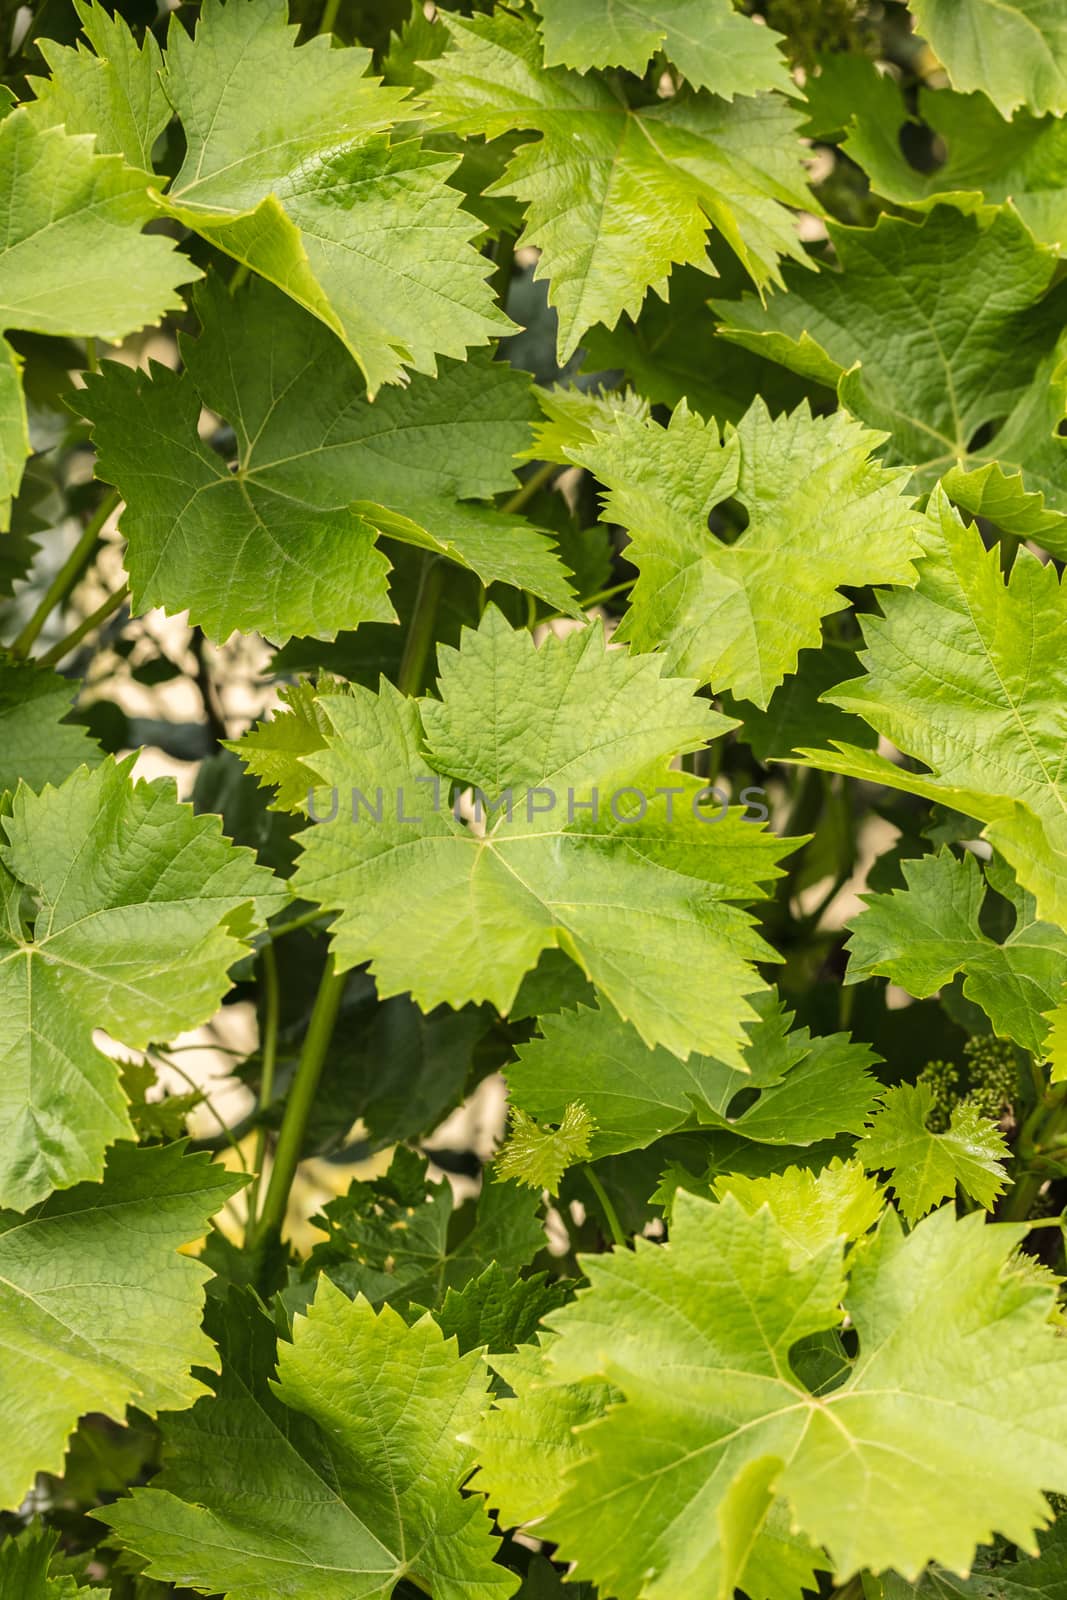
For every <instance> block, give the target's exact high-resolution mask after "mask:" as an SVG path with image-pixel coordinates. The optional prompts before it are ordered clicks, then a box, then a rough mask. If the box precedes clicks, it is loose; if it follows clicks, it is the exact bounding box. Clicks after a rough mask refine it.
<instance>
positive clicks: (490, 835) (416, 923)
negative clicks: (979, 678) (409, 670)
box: [293, 608, 788, 1062]
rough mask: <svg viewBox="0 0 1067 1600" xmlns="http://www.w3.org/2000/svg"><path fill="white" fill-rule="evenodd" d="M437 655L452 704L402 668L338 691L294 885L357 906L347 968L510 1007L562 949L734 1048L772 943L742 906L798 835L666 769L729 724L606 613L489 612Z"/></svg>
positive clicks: (620, 990)
mask: <svg viewBox="0 0 1067 1600" xmlns="http://www.w3.org/2000/svg"><path fill="white" fill-rule="evenodd" d="M440 659H441V693H442V699H441V700H439V701H438V700H425V701H422V702H419V703H416V702H414V701H412V700H409V699H405V698H404V697H403V696H401V695H400V694H398V693H397V692H396V690H394V689H392V688H391V687H390V686H389V685H388V684H383V686H382V690H381V693H380V694H379V695H377V696H375V695H372V694H370V693H369V692H368V691H366V690H363V689H358V688H356V689H353V691H352V693H351V694H350V695H346V696H343V697H340V696H338V697H334V696H329V697H324V698H323V700H322V702H321V703H322V704H323V706H324V708H325V710H326V713H327V716H328V717H329V720H330V722H331V724H332V726H333V733H332V734H331V736H330V740H329V747H328V749H327V750H325V751H318V752H316V754H315V756H314V758H313V759H314V771H315V775H316V776H317V777H318V778H319V779H320V780H321V781H322V782H323V783H325V784H328V785H332V786H333V788H334V790H335V791H336V797H337V800H338V808H337V815H336V817H335V820H334V822H333V823H330V824H325V825H322V826H319V827H316V828H313V829H310V830H308V831H306V832H305V834H304V836H303V839H304V853H303V856H302V857H301V860H300V863H299V865H298V868H297V872H296V875H295V877H294V879H293V886H294V889H295V892H296V893H298V894H299V895H301V896H302V897H303V898H305V899H307V900H310V901H312V902H313V903H315V904H317V905H321V906H322V907H323V908H324V909H326V910H331V911H333V910H336V911H338V912H339V913H340V914H339V915H338V917H337V918H336V919H335V921H334V924H333V939H332V948H333V952H334V958H335V960H336V961H337V962H338V964H339V966H340V967H341V969H342V970H343V969H345V968H347V967H350V966H355V965H358V964H359V963H360V962H363V961H370V963H371V971H372V972H373V974H374V977H375V980H376V982H377V984H378V992H379V994H382V995H390V994H398V993H401V992H402V991H404V990H410V991H411V993H412V995H413V996H414V998H415V1000H416V1001H417V1003H418V1004H419V1005H420V1006H422V1007H423V1009H429V1008H430V1007H432V1006H435V1005H438V1004H440V1003H442V1002H445V1003H447V1004H449V1005H452V1006H460V1005H464V1004H466V1002H467V1001H468V1000H478V1001H480V1000H488V1001H489V1002H490V1003H491V1004H493V1005H494V1006H496V1008H497V1009H498V1010H499V1011H501V1012H507V1010H508V1009H509V1007H510V1006H511V1004H512V1002H513V1001H514V999H515V996H516V993H517V991H518V988H519V984H520V982H521V981H522V978H523V976H524V974H525V973H526V972H528V971H529V970H530V969H531V968H532V967H534V966H535V965H536V963H537V959H538V957H539V956H540V954H541V952H542V951H544V950H547V949H551V948H553V947H557V946H558V947H559V948H560V949H561V950H564V951H565V952H566V953H567V954H568V955H569V956H570V957H571V958H572V959H573V960H575V961H577V962H578V963H579V965H580V966H581V967H582V968H583V970H584V971H585V973H586V975H587V976H588V977H589V978H591V979H592V981H593V982H594V983H595V984H596V985H597V987H598V988H599V989H600V990H601V992H602V993H603V994H605V995H606V996H607V998H608V999H609V1000H610V1001H611V1002H612V1004H613V1005H614V1006H615V1008H616V1009H617V1010H619V1011H620V1012H621V1013H623V1014H625V1015H627V1016H629V1017H630V1018H631V1019H632V1021H633V1023H634V1026H635V1027H636V1028H637V1029H638V1031H639V1032H640V1034H641V1035H642V1037H643V1038H645V1039H646V1041H647V1042H648V1043H649V1044H650V1045H654V1044H657V1043H662V1044H664V1045H666V1047H667V1048H668V1049H669V1050H671V1051H673V1052H674V1053H675V1054H677V1055H679V1056H682V1057H684V1056H686V1055H688V1053H689V1052H690V1050H693V1049H695V1048H698V1047H702V1048H705V1049H709V1050H716V1051H717V1052H718V1053H719V1054H720V1055H721V1057H722V1059H723V1060H724V1061H726V1062H735V1061H736V1060H737V1059H738V1047H739V1044H740V1042H741V1040H742V1038H743V1033H742V1030H743V1026H744V1023H745V1022H746V1021H747V1020H749V1019H750V1018H751V1017H752V1015H753V1012H752V1008H751V1006H750V1004H749V1002H748V1001H747V1000H746V999H745V996H746V995H748V994H750V993H752V992H753V991H754V990H755V989H757V988H758V983H757V982H756V979H755V973H754V971H753V969H752V966H751V964H750V963H751V962H752V961H755V960H766V959H767V958H768V955H769V949H768V947H767V946H766V945H765V944H764V943H763V941H762V940H761V939H760V938H759V937H758V935H757V934H756V933H755V931H754V930H753V928H752V926H751V919H750V917H749V916H748V915H747V914H746V913H744V912H743V911H741V910H739V909H738V907H737V906H736V904H733V903H732V902H737V901H741V902H744V901H751V900H754V899H756V898H758V897H759V895H760V894H761V892H762V885H763V883H764V882H766V881H767V880H768V879H769V878H773V877H774V876H776V874H777V871H778V869H777V867H776V864H775V863H776V861H777V858H778V856H779V855H780V854H781V853H782V852H783V850H784V849H787V848H788V845H783V843H782V841H780V840H778V839H777V838H775V837H774V836H773V835H768V834H766V833H764V832H763V831H762V830H761V829H759V828H758V827H757V826H755V825H753V824H752V823H746V822H745V821H743V820H742V818H741V817H740V816H739V814H738V813H737V812H736V811H733V812H729V813H727V815H726V816H725V817H723V818H722V819H721V820H720V821H718V822H717V823H712V822H711V821H709V819H708V818H707V817H706V816H705V815H704V814H703V813H702V812H701V811H700V808H699V805H698V804H697V800H698V797H699V796H700V795H701V794H702V793H703V785H701V783H700V782H699V780H698V779H695V778H687V776H686V774H684V773H679V772H671V771H669V768H668V763H669V762H670V760H671V758H672V757H673V756H674V755H676V754H678V753H680V752H681V751H683V750H691V749H694V748H696V747H698V746H699V745H701V744H703V743H704V741H705V740H706V739H707V738H709V737H711V736H714V735H715V734H716V733H717V732H719V731H720V729H721V728H722V727H723V726H725V725H726V723H725V719H724V718H721V717H719V716H718V715H717V714H716V713H715V712H713V711H712V710H711V709H710V708H709V707H708V706H706V704H703V703H701V702H699V701H697V700H695V699H694V698H693V687H694V686H693V684H692V683H690V682H687V681H686V680H684V679H673V678H664V677H662V676H661V670H660V663H659V662H658V661H657V660H656V659H655V658H652V657H648V656H631V655H629V654H628V653H627V652H624V651H621V650H615V649H612V650H609V649H607V648H606V646H605V642H604V638H603V634H602V631H601V630H600V628H599V627H596V626H593V627H588V628H585V629H583V630H581V631H578V632H575V633H572V634H571V635H570V636H569V637H567V638H565V639H560V638H554V637H553V638H550V639H548V640H546V642H545V643H544V644H543V645H542V647H541V649H540V650H535V648H534V645H533V641H532V640H531V638H530V636H529V634H528V633H525V632H522V631H519V632H516V631H513V630H512V629H511V628H509V627H508V625H507V623H506V622H505V621H504V619H503V617H502V616H501V615H500V613H499V612H497V611H496V610H495V609H493V608H490V609H489V610H487V612H486V614H485V617H484V618H483V621H482V625H481V628H480V629H479V630H478V632H477V633H475V632H473V631H469V632H467V633H466V634H465V635H464V639H463V643H462V645H461V648H460V649H459V650H450V649H448V650H446V649H442V650H441V651H440ZM449 780H455V781H457V782H458V783H459V784H460V785H461V786H462V785H466V784H473V785H475V786H476V788H477V790H478V791H480V793H481V795H482V796H483V799H482V801H481V802H480V804H481V809H482V817H483V821H485V820H486V807H487V806H488V805H491V806H493V807H494V808H495V809H494V811H493V813H492V815H491V817H489V819H488V821H489V824H490V825H489V826H488V827H487V828H486V829H485V831H483V832H479V831H475V830H474V829H473V828H471V827H467V826H465V825H463V824H461V823H459V822H457V821H456V819H455V817H454V816H453V815H452V813H451V812H450V811H448V810H446V809H445V808H444V807H443V806H442V805H441V789H440V785H441V783H442V782H444V783H445V784H447V782H448V781H449ZM671 780H677V781H674V782H672V781H671ZM657 791H658V792H657ZM679 794H680V795H681V796H682V797H683V799H682V801H681V802H680V803H679V804H678V806H677V807H676V806H675V805H674V801H675V797H676V796H677V795H679ZM368 801H369V804H370V806H371V807H372V808H373V807H374V806H375V803H376V802H377V808H376V810H374V811H373V814H372V815H370V816H368V817H365V818H364V819H363V820H362V821H361V820H359V818H358V817H357V816H356V815H354V812H353V808H355V811H357V812H358V811H359V810H361V809H365V806H366V803H367V802H368ZM342 805H343V807H344V810H343V811H341V809H340V807H341V806H342ZM405 807H406V809H404V808H405ZM317 815H318V816H320V817H323V816H325V815H326V811H325V810H319V811H318V812H317ZM401 908H402V909H403V912H404V916H403V919H402V920H398V913H399V911H400V909H401ZM694 971H701V973H702V981H701V982H700V983H699V984H698V985H694V984H693V982H692V975H693V973H694Z"/></svg>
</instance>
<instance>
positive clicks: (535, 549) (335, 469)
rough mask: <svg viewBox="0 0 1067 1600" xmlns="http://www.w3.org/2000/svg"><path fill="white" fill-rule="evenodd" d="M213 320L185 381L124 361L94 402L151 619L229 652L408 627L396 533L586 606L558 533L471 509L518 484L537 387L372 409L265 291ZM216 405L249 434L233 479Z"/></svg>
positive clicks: (489, 371)
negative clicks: (267, 640)
mask: <svg viewBox="0 0 1067 1600" xmlns="http://www.w3.org/2000/svg"><path fill="white" fill-rule="evenodd" d="M196 306H197V310H198V312H199V314H200V319H201V323H202V326H203V332H202V334H201V336H200V338H199V339H196V340H183V341H182V353H183V355H184V357H185V370H184V372H183V373H182V374H181V375H180V376H178V375H175V374H174V373H171V372H169V371H167V370H166V369H165V368H162V367H155V368H153V369H152V371H151V373H150V374H145V373H142V372H137V371H133V370H131V369H130V368H128V367H124V366H120V365H118V364H116V363H107V364H105V366H104V368H103V371H102V372H101V373H100V374H99V376H90V378H89V380H88V383H87V385H86V389H85V392H84V394H83V395H81V396H79V406H80V408H81V409H82V410H83V411H84V413H85V415H87V416H88V417H89V418H90V419H91V421H92V422H93V424H94V429H93V433H94V439H95V442H96V446H97V450H98V452H99V458H98V463H97V473H98V475H99V476H100V477H102V478H105V479H107V480H108V481H109V482H113V483H114V484H116V486H117V487H118V488H119V490H120V492H121V494H122V496H123V498H124V499H125V501H126V509H125V511H124V513H123V517H122V531H123V532H124V533H125V535H126V537H127V541H128V554H127V562H128V567H129V572H130V579H131V584H132V588H133V599H134V606H135V608H136V609H137V610H139V611H141V610H147V609H149V608H150V607H152V606H155V605H162V606H163V607H164V608H165V609H166V610H168V611H170V612H177V611H181V610H183V609H185V608H188V609H189V613H190V618H191V620H192V621H194V622H196V623H199V624H200V625H201V626H202V627H204V628H205V629H206V631H207V632H208V633H209V634H210V635H211V636H212V637H213V638H216V639H219V640H220V641H222V640H225V639H226V637H227V636H228V635H229V634H230V633H231V632H232V631H233V630H234V629H235V628H241V629H244V630H246V631H248V630H252V629H258V630H260V631H262V632H264V633H266V634H267V635H268V636H270V637H271V638H273V639H278V640H283V639H286V638H288V637H289V636H290V635H291V634H315V635H317V636H318V637H320V638H333V637H334V635H335V634H336V633H337V632H338V631H339V630H340V629H342V628H354V627H356V626H357V624H359V623H361V622H367V621H370V622H391V621H394V620H395V613H394V611H393V608H392V606H391V605H390V603H389V599H388V595H387V592H386V574H387V573H388V571H389V563H388V561H387V560H386V559H385V557H384V556H383V555H382V554H381V552H380V551H378V550H377V549H376V547H375V540H376V536H377V533H378V532H379V531H381V532H385V533H389V534H391V535H392V536H393V537H395V538H398V539H401V540H403V541H404V542H405V543H411V544H415V545H418V546H420V547H421V548H422V549H425V550H429V551H432V552H434V553H436V554H441V555H445V556H448V557H450V558H451V559H452V560H455V561H458V562H459V563H460V564H461V565H463V566H466V567H469V568H470V569H471V570H473V571H475V572H476V573H477V574H478V576H479V578H480V579H481V580H482V582H483V583H486V584H489V583H493V582H496V581H497V580H500V581H502V582H505V583H514V584H517V585H518V586H519V587H520V588H528V589H531V590H533V591H534V592H535V593H539V594H541V595H542V597H543V598H544V599H546V600H547V601H548V602H549V604H550V605H553V606H555V607H557V608H559V609H563V610H569V609H571V608H572V606H573V596H572V594H571V591H570V588H569V586H568V584H567V581H566V573H565V569H564V568H563V566H562V565H561V564H560V562H559V559H558V558H557V556H556V555H555V553H554V551H553V549H552V547H551V545H550V544H549V543H548V541H547V540H546V539H545V538H544V537H543V535H541V534H540V533H536V532H535V531H534V530H533V529H532V528H531V527H530V526H529V525H528V524H527V523H526V522H525V521H524V520H523V519H522V518H519V517H505V516H503V515H502V514H501V513H499V512H497V511H495V510H493V509H491V508H487V507H485V506H482V505H477V504H472V503H470V499H471V498H472V497H474V496H479V497H485V496H488V495H492V494H495V493H496V492H497V491H499V490H501V489H507V488H509V487H514V471H513V467H514V457H515V455H516V453H517V452H518V451H519V450H520V449H521V448H522V446H523V445H524V444H525V443H526V442H527V441H528V439H529V434H530V427H529V424H530V423H531V422H532V421H533V419H534V418H535V417H536V415H537V408H536V406H535V404H534V401H533V397H532V394H531V390H530V383H529V380H528V379H527V378H526V377H525V376H524V375H523V374H520V373H518V372H514V371H513V370H512V369H511V368H509V367H507V366H505V365H503V364H502V363H500V362H489V361H475V362H470V363H464V364H462V365H460V364H452V363H448V365H447V367H445V368H444V370H443V371H442V374H441V376H440V377H439V378H438V379H437V381H436V382H434V381H433V380H432V379H429V378H423V377H417V378H416V379H415V381H414V382H413V383H412V385H411V387H410V388H408V389H406V390H399V389H398V390H390V391H389V392H387V393H386V394H384V395H382V396H381V397H380V398H379V399H378V400H377V401H376V402H375V403H374V404H373V405H372V404H370V403H369V401H368V400H367V398H366V391H365V386H364V384H363V382H362V380H361V378H360V375H359V371H358V369H357V367H356V366H355V364H354V363H353V362H352V360H351V359H350V358H349V356H348V355H347V354H346V353H345V350H344V347H343V346H342V345H341V344H339V343H338V341H337V340H336V339H335V338H334V337H333V335H332V334H331V333H330V332H329V331H328V329H326V328H324V327H323V326H322V324H321V323H318V322H316V321H315V320H314V319H313V318H311V317H309V316H307V315H306V313H304V312H302V311H301V310H300V309H299V307H297V306H295V305H293V304H292V302H291V301H288V300H287V299H286V298H285V297H284V296H283V295H280V294H278V293H277V292H276V291H275V290H273V289H271V288H270V287H269V286H268V285H267V284H262V283H254V284H252V285H250V286H249V287H248V288H246V289H245V290H243V291H242V292H241V293H240V294H239V295H237V296H235V297H232V298H231V296H230V295H229V293H228V292H227V290H226V288H225V286H224V285H223V284H222V283H221V282H220V281H219V280H218V278H217V277H216V278H214V279H211V280H209V281H208V283H207V284H206V285H205V286H204V292H203V293H202V294H200V295H199V296H198V297H197V300H196ZM205 405H206V406H209V407H210V408H211V409H212V410H213V411H215V412H217V413H219V414H220V415H221V416H223V417H225V418H227V419H229V420H230V421H232V423H233V426H234V432H235V435H236V440H235V449H234V455H235V457H236V461H235V470H233V471H231V470H230V468H229V465H228V463H227V461H226V460H225V458H224V457H223V456H220V455H218V454H216V453H215V451H214V450H212V449H210V448H209V447H208V446H207V445H206V444H204V443H202V442H201V441H200V439H199V438H198V437H197V423H198V420H199V417H200V413H201V409H202V407H203V406H205ZM146 432H147V434H148V435H149V437H150V438H151V441H152V449H151V450H150V451H146V450H145V435H146ZM164 462H165V463H166V464H167V470H166V472H163V471H162V468H163V464H164Z"/></svg>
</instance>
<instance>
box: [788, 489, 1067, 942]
mask: <svg viewBox="0 0 1067 1600" xmlns="http://www.w3.org/2000/svg"><path fill="white" fill-rule="evenodd" d="M923 542H924V544H925V545H926V548H927V555H926V557H925V559H924V560H923V561H922V562H921V563H920V566H919V583H918V586H917V587H916V588H915V589H912V590H906V591H905V590H898V591H897V592H895V593H893V594H887V595H885V596H884V597H883V600H882V609H883V613H884V615H883V616H881V617H876V616H868V617H866V618H864V621H863V630H864V638H865V641H866V646H867V648H866V650H864V651H863V652H861V655H860V660H861V662H862V664H863V665H864V666H865V667H866V669H867V670H866V673H865V675H864V676H863V677H862V678H856V679H851V680H850V681H849V682H848V683H846V684H844V685H842V686H841V687H839V688H838V689H835V690H833V691H832V693H831V694H830V695H829V696H828V698H829V699H830V700H831V701H832V702H833V704H834V705H838V706H841V707H843V708H844V709H845V710H846V711H853V712H856V713H857V714H858V715H860V716H861V717H863V718H864V719H865V720H866V721H867V722H869V723H870V725H871V727H872V728H874V729H875V730H876V731H877V732H878V733H880V734H882V735H884V736H885V737H886V738H887V739H890V740H891V741H892V742H893V744H895V745H896V747H897V749H898V750H901V751H903V752H904V754H905V755H908V756H913V757H915V758H916V759H917V760H918V761H920V762H923V763H924V764H925V765H926V766H927V768H928V769H929V770H928V771H927V772H913V771H908V770H906V769H905V768H903V767H901V766H898V765H896V764H895V763H894V762H892V761H889V760H887V759H886V758H884V757H882V756H879V755H876V754H875V753H874V752H873V751H868V750H857V749H854V748H852V747H851V746H849V745H841V746H839V747H837V748H836V749H833V750H818V751H817V750H812V749H806V750H804V751H802V755H803V757H804V758H805V759H806V760H807V761H808V762H810V763H811V764H812V765H815V766H819V767H822V768H823V769H824V770H825V771H831V772H845V773H848V774H850V775H851V776H852V777H856V778H865V779H867V780H868V781H869V782H872V783H882V784H887V785H889V786H890V787H892V788H895V789H904V790H907V791H910V792H911V793H913V794H921V795H923V796H925V797H926V798H927V799H931V800H935V801H940V802H941V803H943V804H944V805H947V806H950V807H952V808H953V809H955V810H957V811H961V812H963V814H964V815H965V816H968V817H976V818H977V819H978V820H979V821H981V822H983V823H985V828H984V831H983V837H984V838H986V839H988V840H989V841H990V843H991V844H993V845H994V846H995V848H996V849H997V850H998V851H999V852H1000V854H1001V855H1002V856H1003V857H1004V858H1005V860H1006V861H1007V862H1008V863H1009V864H1010V865H1011V866H1012V867H1013V868H1014V869H1015V874H1016V877H1017V878H1018V881H1019V884H1020V885H1021V886H1022V888H1023V889H1026V890H1029V892H1030V893H1031V894H1032V895H1033V896H1034V899H1035V902H1036V914H1037V916H1038V917H1039V918H1040V919H1041V920H1042V921H1043V922H1052V923H1055V924H1057V925H1058V926H1059V927H1061V928H1067V793H1065V790H1064V781H1063V748H1064V740H1065V738H1067V710H1065V707H1067V698H1065V690H1064V670H1065V668H1064V662H1065V661H1067V598H1065V595H1064V591H1063V588H1062V586H1061V583H1060V580H1059V577H1058V575H1057V573H1056V569H1055V566H1054V565H1053V564H1051V563H1050V564H1049V565H1048V566H1043V565H1042V564H1041V562H1040V561H1038V560H1036V559H1035V557H1033V556H1032V555H1031V554H1030V553H1029V552H1028V551H1027V550H1020V552H1019V555H1018V558H1017V559H1016V561H1015V564H1014V566H1013V568H1012V571H1011V574H1010V576H1009V578H1008V580H1007V581H1005V579H1004V577H1003V574H1002V573H1001V571H1000V566H999V562H998V556H997V551H996V549H994V550H992V551H986V549H985V547H984V546H983V544H982V540H981V538H980V536H979V534H978V531H977V529H974V528H970V529H968V528H964V527H963V526H962V524H961V522H960V519H959V517H958V516H957V515H956V514H955V512H954V511H953V510H952V507H951V506H950V505H949V503H948V501H947V499H946V497H945V495H944V494H943V493H942V492H941V491H938V492H936V493H935V494H934V495H933V497H932V498H931V502H930V506H929V508H928V513H927V530H926V532H925V533H924V535H923Z"/></svg>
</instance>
